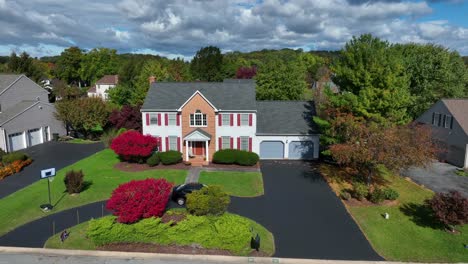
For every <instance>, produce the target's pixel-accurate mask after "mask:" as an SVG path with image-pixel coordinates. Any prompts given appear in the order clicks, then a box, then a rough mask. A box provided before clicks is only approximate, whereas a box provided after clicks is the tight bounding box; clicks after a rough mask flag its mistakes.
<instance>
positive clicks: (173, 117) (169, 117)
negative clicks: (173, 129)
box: [167, 113, 177, 126]
mask: <svg viewBox="0 0 468 264" xmlns="http://www.w3.org/2000/svg"><path fill="white" fill-rule="evenodd" d="M176 118H177V114H175V113H169V114H167V123H168V125H169V126H175V125H176V124H177V120H176Z"/></svg>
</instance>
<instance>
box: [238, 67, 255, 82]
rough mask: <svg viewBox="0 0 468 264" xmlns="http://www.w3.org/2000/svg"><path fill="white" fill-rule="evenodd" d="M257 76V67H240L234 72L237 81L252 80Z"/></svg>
mask: <svg viewBox="0 0 468 264" xmlns="http://www.w3.org/2000/svg"><path fill="white" fill-rule="evenodd" d="M255 75H257V67H255V66H252V67H240V68H239V69H237V71H236V78H237V79H252V78H253V77H255Z"/></svg>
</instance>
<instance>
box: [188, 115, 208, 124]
mask: <svg viewBox="0 0 468 264" xmlns="http://www.w3.org/2000/svg"><path fill="white" fill-rule="evenodd" d="M192 115H193V124H192ZM197 115H200V116H201V123H202V124H201V125H196V124H195V123H196V122H195V120H196V116H197ZM203 117H205V119H204V121H205V122H203ZM207 119H208V117H207V116H206V114H204V113H193V114H190V127H207V126H208V120H207ZM203 123H206V125H203Z"/></svg>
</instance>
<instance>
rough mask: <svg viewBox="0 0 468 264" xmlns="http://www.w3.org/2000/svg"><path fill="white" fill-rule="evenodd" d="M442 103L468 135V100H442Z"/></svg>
mask: <svg viewBox="0 0 468 264" xmlns="http://www.w3.org/2000/svg"><path fill="white" fill-rule="evenodd" d="M442 102H443V103H444V104H445V106H447V108H448V109H449V111H450V113H452V115H453V117H455V119H456V120H457V122H458V124H459V125H460V126H461V127H462V128H463V130H464V131H465V133H466V134H468V99H442Z"/></svg>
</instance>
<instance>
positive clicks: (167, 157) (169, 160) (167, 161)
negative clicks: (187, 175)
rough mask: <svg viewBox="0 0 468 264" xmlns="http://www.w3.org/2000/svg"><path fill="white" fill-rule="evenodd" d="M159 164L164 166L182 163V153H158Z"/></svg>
mask: <svg viewBox="0 0 468 264" xmlns="http://www.w3.org/2000/svg"><path fill="white" fill-rule="evenodd" d="M158 156H159V159H160V160H161V163H162V164H164V165H171V164H177V163H180V162H182V153H181V152H179V151H175V150H169V151H165V152H159V154H158Z"/></svg>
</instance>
